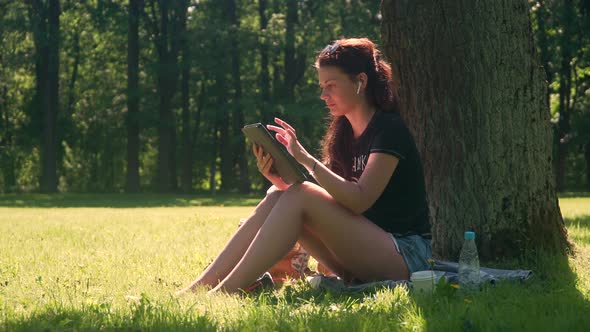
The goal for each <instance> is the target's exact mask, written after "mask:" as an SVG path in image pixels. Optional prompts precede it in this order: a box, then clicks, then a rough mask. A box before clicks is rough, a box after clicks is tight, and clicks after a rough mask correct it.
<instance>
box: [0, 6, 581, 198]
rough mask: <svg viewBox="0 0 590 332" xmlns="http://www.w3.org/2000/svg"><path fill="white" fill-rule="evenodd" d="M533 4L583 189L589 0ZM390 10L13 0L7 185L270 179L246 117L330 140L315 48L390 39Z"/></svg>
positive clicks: (73, 187)
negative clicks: (247, 134)
mask: <svg viewBox="0 0 590 332" xmlns="http://www.w3.org/2000/svg"><path fill="white" fill-rule="evenodd" d="M530 6H531V13H532V18H533V19H532V22H533V27H534V29H535V36H536V40H537V41H538V42H537V44H536V45H537V47H538V48H539V54H541V59H542V62H543V64H544V65H545V71H546V75H547V78H548V80H549V82H550V83H551V85H550V90H549V93H548V94H547V100H548V102H550V104H551V106H552V108H551V111H552V117H553V119H555V121H554V122H555V125H554V127H555V133H556V135H555V137H556V138H555V146H556V149H555V151H556V158H554V160H556V174H558V176H561V178H562V180H560V181H561V183H562V186H561V187H560V188H562V189H568V188H569V189H572V188H573V189H580V188H579V187H576V185H578V184H580V183H582V184H583V183H584V181H581V179H583V176H584V174H585V173H587V172H588V173H589V174H588V176H590V167H588V166H587V165H590V143H589V142H590V138H589V136H590V134H587V133H589V132H590V130H587V128H588V127H589V126H590V125H589V123H590V120H588V119H589V118H590V116H588V109H589V108H590V97H588V93H587V92H586V91H587V90H588V88H589V87H590V83H589V82H590V80H589V79H588V77H590V74H589V68H590V65H589V61H588V60H589V59H588V54H590V52H588V48H589V45H590V41H589V37H588V36H590V34H589V33H585V31H587V30H584V29H587V28H588V8H590V6H589V5H588V1H583V0H569V1H565V2H559V1H548V0H545V1H538V2H531V3H530ZM379 10H380V1H378V0H373V1H354V0H353V1H350V0H338V1H329V2H322V1H310V0H259V1H255V2H247V1H236V0H224V1H211V0H208V1H207V0H205V1H189V0H177V1H162V0H112V1H90V0H88V1H73V0H28V1H25V2H20V1H2V0H0V43H1V44H0V173H1V176H0V188H1V189H0V190H1V191H4V192H7V191H15V190H16V191H21V190H26V191H30V190H40V191H45V192H54V191H57V190H59V191H123V190H126V191H129V192H135V191H139V190H155V191H162V192H166V191H175V190H179V189H181V190H183V191H186V192H190V191H194V190H210V191H215V190H225V191H232V190H235V191H238V190H239V191H248V190H251V189H257V188H261V187H262V185H263V183H262V179H261V177H260V176H258V175H257V174H256V169H255V167H254V165H253V163H252V161H253V160H252V158H251V157H250V152H249V151H250V148H249V147H248V146H246V145H245V144H246V142H245V141H244V139H243V136H242V135H241V133H240V131H239V128H240V127H241V126H242V125H243V124H244V123H250V122H258V121H262V122H269V121H271V120H272V118H273V116H276V115H280V116H282V117H284V118H285V119H287V120H289V121H290V122H292V123H293V124H294V125H295V126H297V128H298V131H299V132H300V133H302V134H301V136H302V140H303V142H304V144H305V145H306V146H307V147H309V148H310V149H311V150H312V151H313V150H314V149H316V148H317V147H318V145H319V139H320V137H321V135H322V131H323V125H324V123H325V122H324V117H325V115H326V113H325V111H324V110H323V107H322V103H321V101H320V100H319V99H318V95H319V90H318V88H317V80H316V74H315V70H314V69H313V68H312V66H311V64H312V62H313V58H314V56H315V54H316V52H317V51H318V50H320V49H322V48H323V46H325V45H326V44H327V43H328V42H330V41H331V40H333V39H335V38H338V37H340V36H368V37H370V38H372V39H374V40H376V41H377V42H378V43H380V27H379V25H380V12H379ZM394 46H395V45H394ZM565 46H567V47H565ZM558 146H559V148H557V147H558ZM557 155H559V156H560V157H557ZM558 161H563V162H558ZM559 165H562V166H563V167H562V166H559ZM566 165H567V167H565V166H566ZM557 166H559V167H557ZM560 167H561V168H560Z"/></svg>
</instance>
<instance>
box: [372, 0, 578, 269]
mask: <svg viewBox="0 0 590 332" xmlns="http://www.w3.org/2000/svg"><path fill="white" fill-rule="evenodd" d="M382 15H383V22H382V31H381V32H382V43H383V49H384V51H385V53H386V55H387V57H388V59H389V60H390V61H391V63H392V69H393V72H394V75H395V77H397V78H398V79H399V84H400V88H399V92H400V97H401V101H402V107H401V108H402V109H401V113H402V116H403V118H404V119H405V121H406V123H407V124H408V127H409V128H410V130H411V131H412V133H413V134H414V137H415V140H416V143H417V145H418V149H419V151H420V153H421V155H422V159H423V162H424V170H425V178H426V186H427V192H428V196H429V199H430V211H431V220H432V223H433V231H434V240H433V245H434V251H435V253H436V255H437V256H439V257H447V258H456V257H457V255H458V252H459V250H460V247H461V245H462V235H463V231H465V230H468V229H469V230H475V231H476V232H477V234H478V240H477V242H478V246H479V249H480V256H481V257H482V258H483V259H484V260H488V259H492V258H497V257H502V256H512V257H514V256H519V255H521V254H522V253H523V252H524V251H528V250H536V249H539V248H545V249H549V250H556V251H558V252H564V251H565V249H566V248H567V247H568V242H567V236H566V230H565V228H564V223H563V219H562V216H561V213H560V210H559V206H558V201H557V195H556V190H555V179H554V176H553V171H552V153H551V148H552V134H551V128H550V121H549V120H550V114H549V107H548V105H547V98H546V89H547V82H546V81H545V77H544V73H543V68H542V67H541V66H540V65H539V61H538V59H537V54H536V52H535V47H534V43H533V33H532V30H531V22H530V15H529V8H528V5H527V1H526V0H515V1H509V2H493V1H488V2H473V1H455V0H443V1H436V2H434V1H426V0H417V1H399V0H385V1H383V4H382Z"/></svg>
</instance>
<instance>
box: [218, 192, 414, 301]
mask: <svg viewBox="0 0 590 332" xmlns="http://www.w3.org/2000/svg"><path fill="white" fill-rule="evenodd" d="M304 226H305V227H309V229H311V230H312V231H313V233H314V234H316V235H317V237H318V238H319V239H321V242H322V243H324V244H325V246H326V247H327V248H329V250H330V251H331V252H332V253H333V255H334V256H335V257H336V259H337V262H338V263H339V264H340V265H341V266H342V267H343V269H344V270H345V271H349V272H350V273H351V274H352V275H353V276H354V277H356V278H358V279H360V280H364V281H371V280H380V279H394V280H399V279H407V278H408V270H407V267H406V265H405V262H404V261H403V258H402V257H401V255H400V254H399V253H398V252H397V251H396V249H395V245H394V244H393V241H392V240H391V237H390V235H389V234H387V233H386V232H385V231H383V230H382V229H381V228H379V227H378V226H377V225H375V224H373V223H372V222H370V221H368V220H367V219H366V218H364V217H363V216H360V215H355V214H353V213H352V212H350V211H349V210H347V209H345V208H344V207H342V206H341V205H339V204H338V203H337V202H336V201H334V199H333V198H332V197H331V196H330V195H329V194H328V193H327V192H326V191H325V190H324V189H323V188H321V187H319V186H317V185H314V184H311V183H307V182H306V183H303V184H300V185H294V186H291V187H290V188H289V190H287V191H286V192H284V193H283V194H282V195H281V197H280V199H279V201H278V202H277V203H276V204H275V206H274V208H273V209H272V211H271V212H270V214H269V215H268V217H267V219H266V221H265V222H264V224H263V225H262V227H261V228H260V230H259V231H258V234H256V236H255V237H254V239H253V241H252V243H251V244H250V246H249V248H248V250H247V251H246V253H245V254H244V256H243V257H242V259H241V260H240V261H239V262H238V263H237V265H236V266H235V268H234V269H233V270H232V271H231V272H230V273H229V274H228V275H227V276H226V277H225V279H224V280H223V281H222V282H220V283H219V284H218V285H217V287H216V288H215V289H214V291H216V290H224V291H227V292H235V291H237V290H239V289H244V288H245V287H246V286H248V285H249V284H250V283H252V282H253V281H254V280H255V279H256V277H258V276H259V275H260V274H261V273H262V272H264V271H266V270H267V269H268V268H270V267H271V266H272V265H273V264H275V263H276V262H277V261H278V260H279V259H281V258H282V257H284V256H285V255H286V254H287V252H288V251H289V250H290V249H291V248H292V247H293V245H294V244H295V242H296V241H297V240H298V238H299V237H300V236H301V234H302V232H303V231H304ZM310 254H311V255H313V254H314V253H313V250H312V252H310Z"/></svg>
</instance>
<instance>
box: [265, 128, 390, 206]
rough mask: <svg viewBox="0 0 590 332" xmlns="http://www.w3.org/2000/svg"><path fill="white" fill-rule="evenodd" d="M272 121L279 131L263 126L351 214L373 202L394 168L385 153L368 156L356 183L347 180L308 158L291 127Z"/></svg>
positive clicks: (311, 157)
mask: <svg viewBox="0 0 590 332" xmlns="http://www.w3.org/2000/svg"><path fill="white" fill-rule="evenodd" d="M275 122H276V123H277V124H279V125H280V126H281V127H282V128H281V127H277V126H267V127H268V129H270V130H273V131H275V132H277V135H276V137H277V140H278V141H279V142H281V143H282V144H283V145H285V147H286V148H287V150H288V151H289V153H290V154H291V155H292V156H293V157H294V158H295V159H296V160H297V161H298V162H299V163H300V164H302V165H303V166H304V167H305V168H307V170H308V171H310V172H312V173H314V178H315V179H316V180H317V181H318V182H319V184H320V185H321V186H322V187H323V188H324V189H326V191H327V192H328V193H330V195H332V197H334V199H335V200H336V201H337V202H338V203H340V204H341V205H342V206H344V207H346V208H348V209H349V210H351V211H352V212H354V213H358V214H360V213H362V212H364V211H366V210H367V209H368V208H369V207H371V206H372V205H373V204H374V203H375V201H376V200H377V199H378V198H379V196H380V195H381V194H382V193H383V190H384V189H385V186H387V183H388V182H389V179H390V178H391V175H392V174H393V172H394V170H395V168H396V167H397V164H398V161H399V159H398V158H397V157H395V156H393V155H389V154H386V153H371V154H370V155H369V158H368V160H367V164H366V166H365V170H364V171H363V174H362V175H361V178H360V179H359V181H358V182H353V181H348V180H346V179H344V178H342V177H341V176H339V175H338V174H336V173H334V172H332V171H331V170H330V169H329V168H328V167H326V166H325V165H323V164H322V163H321V162H319V161H318V160H317V159H315V158H314V157H313V156H311V155H310V154H309V153H308V152H307V151H306V150H305V148H303V146H302V145H301V144H300V143H299V141H298V140H297V136H296V134H295V130H294V129H293V127H291V126H290V125H289V124H288V123H286V122H284V121H282V120H280V119H275ZM314 165H315V166H314Z"/></svg>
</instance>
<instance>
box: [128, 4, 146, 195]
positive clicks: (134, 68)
mask: <svg viewBox="0 0 590 332" xmlns="http://www.w3.org/2000/svg"><path fill="white" fill-rule="evenodd" d="M141 6H142V2H141V1H140V0H129V16H128V21H129V30H128V32H127V118H126V122H127V177H126V182H125V191H127V192H138V191H139V16H140V13H141V11H142V8H141Z"/></svg>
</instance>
